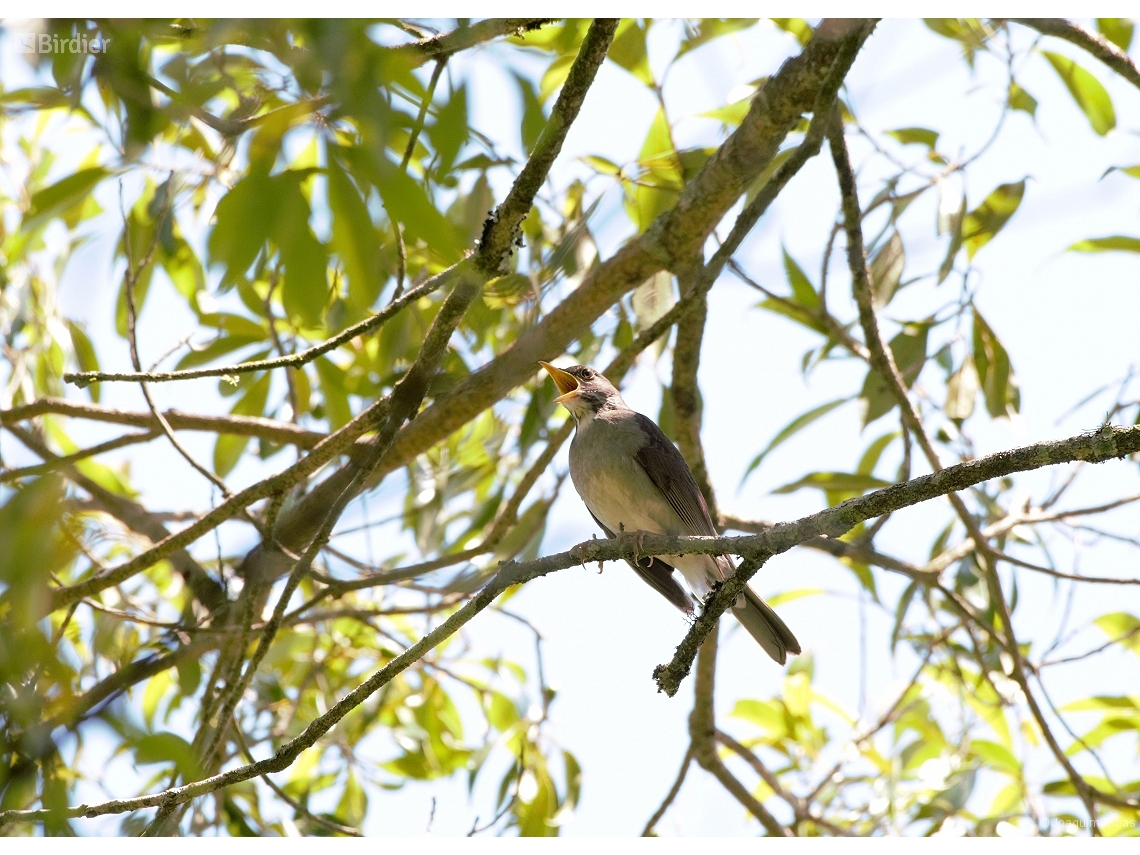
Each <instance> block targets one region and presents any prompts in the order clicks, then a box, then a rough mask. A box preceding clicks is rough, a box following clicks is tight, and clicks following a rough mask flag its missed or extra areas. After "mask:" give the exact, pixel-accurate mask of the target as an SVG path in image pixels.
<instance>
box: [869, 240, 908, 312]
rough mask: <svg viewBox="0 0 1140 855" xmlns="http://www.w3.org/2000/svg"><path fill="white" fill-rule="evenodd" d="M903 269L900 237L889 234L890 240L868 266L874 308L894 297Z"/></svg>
mask: <svg viewBox="0 0 1140 855" xmlns="http://www.w3.org/2000/svg"><path fill="white" fill-rule="evenodd" d="M905 267H906V251H905V250H904V249H903V242H902V237H900V236H899V233H898V232H897V231H894V232H891V237H890V240H888V241H887V242H886V243H885V244H884V245H883V246H882V248H881V249H879V251H878V252H876V253H875V256H874V258H872V259H871V263H870V265H869V268H870V271H871V292H872V296H873V297H874V300H875V305H876V306H878V307H880V308H882V307H883V306H885V305H887V304H888V303H889V302H890V301H891V298H892V297H894V295H895V291H896V290H898V287H899V280H901V279H902V274H903V268H905Z"/></svg>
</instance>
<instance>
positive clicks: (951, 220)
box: [938, 196, 966, 285]
mask: <svg viewBox="0 0 1140 855" xmlns="http://www.w3.org/2000/svg"><path fill="white" fill-rule="evenodd" d="M965 221H966V197H965V196H963V197H962V201H961V204H960V205H959V207H958V210H957V211H956V212H954V213H952V214H949V215H948V216H947V217H946V219H945V223H944V225H945V228H942V226H943V223H942V222H941V217H940V223H939V231H942V232H945V233H949V235H950V243H949V244H948V245H947V247H946V256H945V257H944V258H943V259H942V264H941V265H940V266H939V268H938V284H939V285H941V284H942V283H943V282H945V281H946V277H947V276H949V275H950V271H951V270H953V269H954V259H955V258H957V257H958V250H960V249H961V248H962V225H963V224H964V223H965Z"/></svg>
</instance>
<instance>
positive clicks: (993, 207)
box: [962, 178, 1025, 259]
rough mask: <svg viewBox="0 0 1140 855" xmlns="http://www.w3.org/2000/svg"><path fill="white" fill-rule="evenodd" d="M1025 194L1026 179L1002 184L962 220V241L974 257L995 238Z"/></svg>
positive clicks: (971, 256) (967, 251) (970, 255)
mask: <svg viewBox="0 0 1140 855" xmlns="http://www.w3.org/2000/svg"><path fill="white" fill-rule="evenodd" d="M1023 195H1025V179H1024V178H1023V179H1022V180H1021V181H1018V182H1017V183H1015V184H1002V185H1000V186H999V187H997V189H995V190H994V191H993V192H992V193H990V195H989V196H987V197H986V198H985V201H983V202H982V204H981V205H979V206H978V207H977V208H975V209H974V210H972V211H970V213H968V214H966V217H965V219H964V220H963V221H962V243H963V244H964V245H965V247H966V254H967V255H968V256H969V257H970V258H971V259H972V258H973V257H974V255H975V254H976V253H977V251H978V250H979V249H981V248H982V247H983V246H985V245H986V244H987V243H989V242H990V241H991V240H993V238H994V236H995V235H997V233H998V232H1000V231H1001V230H1002V228H1003V227H1004V226H1005V224H1006V223H1007V222H1008V221H1009V218H1010V217H1012V216H1013V215H1014V212H1016V211H1017V208H1018V206H1019V205H1020V204H1021V197H1022V196H1023Z"/></svg>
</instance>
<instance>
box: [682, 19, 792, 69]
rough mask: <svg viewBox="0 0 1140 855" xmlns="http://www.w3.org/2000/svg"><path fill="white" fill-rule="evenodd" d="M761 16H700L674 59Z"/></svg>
mask: <svg viewBox="0 0 1140 855" xmlns="http://www.w3.org/2000/svg"><path fill="white" fill-rule="evenodd" d="M759 20H760V19H759V18H699V19H698V20H697V22H696V24H693V25H689V26H687V27H686V33H687V35H686V37H685V39H684V41H682V42H681V47H680V48H679V49H678V50H677V56H676V57H674V60H677V59H680V58H681V57H683V56H684V55H685V54H687V53H688V52H689V51H691V50H696V49H697V48H699V47H700V46H701V45H706V44H708V43H709V42H711V41H713V40H714V39H719V38H720V37H721V36H726V35H728V34H729V33H736V32H739V31H740V30H746V29H748V28H749V27H751V26H752V25H753V24H755V23H756V22H757V21H759ZM809 30H810V28H809Z"/></svg>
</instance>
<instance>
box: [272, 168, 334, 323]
mask: <svg viewBox="0 0 1140 855" xmlns="http://www.w3.org/2000/svg"><path fill="white" fill-rule="evenodd" d="M276 180H277V181H279V182H280V184H281V189H280V192H279V193H278V199H277V205H278V208H277V212H276V223H275V228H274V234H273V240H274V242H275V243H276V244H277V246H278V249H279V250H280V252H281V260H282V261H283V262H284V263H285V283H284V286H283V289H282V292H281V302H282V304H283V305H284V307H285V311H286V312H287V313H288V314H289V316H290V317H291V318H294V319H298V320H300V322H301V323H303V324H304V325H305V326H307V327H309V328H315V327H317V326H318V325H319V324H320V322H321V315H322V314H323V313H324V308H325V303H326V301H327V300H328V293H329V281H328V263H329V260H328V253H327V251H326V250H325V246H324V244H322V243H321V242H320V241H319V240H317V238H316V235H314V234H313V231H312V229H311V228H309V213H310V211H309V203H308V201H307V200H306V199H305V194H304V193H303V192H302V191H301V181H302V180H303V173H299V172H297V171H294V170H290V171H288V172H284V173H282V174H281V175H279V176H277V178H276Z"/></svg>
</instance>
